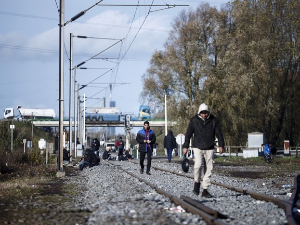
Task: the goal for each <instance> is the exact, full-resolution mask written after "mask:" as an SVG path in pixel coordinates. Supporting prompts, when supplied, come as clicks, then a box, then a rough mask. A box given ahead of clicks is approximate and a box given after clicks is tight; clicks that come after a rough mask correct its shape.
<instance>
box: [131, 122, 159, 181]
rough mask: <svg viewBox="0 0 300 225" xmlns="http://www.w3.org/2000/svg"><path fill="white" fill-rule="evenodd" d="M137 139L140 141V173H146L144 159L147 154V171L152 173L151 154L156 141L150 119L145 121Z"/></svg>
mask: <svg viewBox="0 0 300 225" xmlns="http://www.w3.org/2000/svg"><path fill="white" fill-rule="evenodd" d="M136 141H137V142H138V143H139V152H140V166H141V169H140V173H144V160H145V156H146V154H147V171H146V174H148V175H150V168H151V156H152V151H153V144H154V143H155V141H156V137H155V133H154V132H153V130H151V129H150V124H149V122H148V121H145V122H144V127H143V129H141V130H140V131H139V132H138V133H137V135H136Z"/></svg>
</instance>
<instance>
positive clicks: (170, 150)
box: [167, 148, 173, 162]
mask: <svg viewBox="0 0 300 225" xmlns="http://www.w3.org/2000/svg"><path fill="white" fill-rule="evenodd" d="M172 151H173V149H172V148H170V149H167V153H168V162H171V158H172Z"/></svg>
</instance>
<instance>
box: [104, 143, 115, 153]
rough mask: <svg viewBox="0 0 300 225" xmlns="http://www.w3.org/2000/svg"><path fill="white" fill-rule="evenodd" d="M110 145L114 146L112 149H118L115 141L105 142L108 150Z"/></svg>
mask: <svg viewBox="0 0 300 225" xmlns="http://www.w3.org/2000/svg"><path fill="white" fill-rule="evenodd" d="M110 146H112V151H115V150H116V147H115V143H113V142H107V143H105V149H106V150H108V149H109V147H110Z"/></svg>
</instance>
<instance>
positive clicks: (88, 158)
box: [79, 149, 99, 170]
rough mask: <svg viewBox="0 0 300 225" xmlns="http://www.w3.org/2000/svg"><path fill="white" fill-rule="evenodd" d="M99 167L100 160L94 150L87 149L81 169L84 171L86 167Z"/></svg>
mask: <svg viewBox="0 0 300 225" xmlns="http://www.w3.org/2000/svg"><path fill="white" fill-rule="evenodd" d="M97 165H99V159H98V158H97V156H96V154H95V153H94V151H93V150H91V149H87V150H86V152H85V155H84V157H83V160H82V163H81V164H80V165H79V169H80V170H83V168H85V167H86V166H88V167H93V166H97Z"/></svg>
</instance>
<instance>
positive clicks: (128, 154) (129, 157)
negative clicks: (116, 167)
mask: <svg viewBox="0 0 300 225" xmlns="http://www.w3.org/2000/svg"><path fill="white" fill-rule="evenodd" d="M131 158H132V156H131V155H130V153H129V150H125V159H126V160H131Z"/></svg>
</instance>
